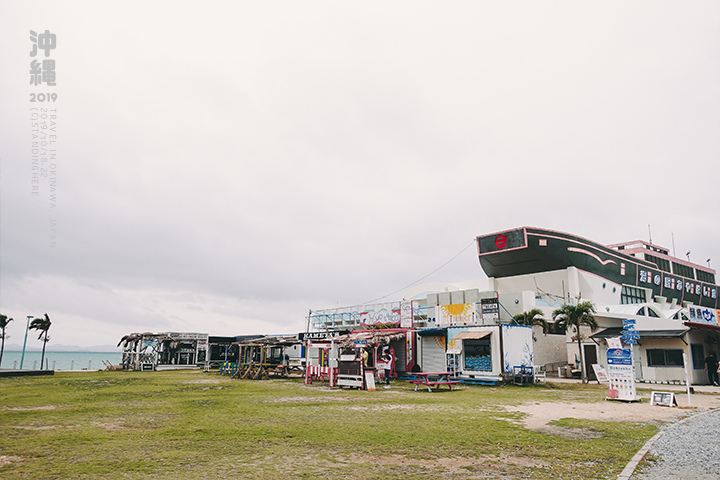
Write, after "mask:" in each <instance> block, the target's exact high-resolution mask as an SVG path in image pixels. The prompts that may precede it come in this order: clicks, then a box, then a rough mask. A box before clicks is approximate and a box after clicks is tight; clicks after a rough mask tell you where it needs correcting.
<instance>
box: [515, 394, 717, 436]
mask: <svg viewBox="0 0 720 480" xmlns="http://www.w3.org/2000/svg"><path fill="white" fill-rule="evenodd" d="M641 397H642V400H643V401H642V402H633V403H628V402H620V401H606V402H603V403H597V402H591V403H584V402H557V403H555V402H534V403H528V404H523V405H516V406H506V407H505V409H506V410H508V411H510V412H521V413H524V414H526V416H525V418H523V419H522V420H521V422H522V424H523V425H524V426H525V428H529V429H531V430H537V431H544V432H547V433H551V432H552V433H553V434H558V435H562V436H567V435H572V432H567V431H568V430H585V429H568V428H560V427H555V426H551V425H548V424H549V423H550V422H552V421H555V420H560V419H561V418H577V419H583V420H599V421H606V422H653V421H655V422H670V421H673V420H676V419H678V418H680V417H685V416H688V415H691V414H693V413H696V412H700V411H704V410H710V409H713V408H718V407H720V397H718V396H716V395H693V396H692V397H691V399H690V401H691V405H692V406H691V407H688V401H687V395H685V394H679V395H678V394H676V395H675V398H676V399H677V402H678V406H677V407H661V406H658V405H650V394H649V393H648V394H646V395H641ZM563 431H564V433H563ZM577 433H578V434H582V433H583V432H577ZM569 438H582V437H573V436H570V437H569Z"/></svg>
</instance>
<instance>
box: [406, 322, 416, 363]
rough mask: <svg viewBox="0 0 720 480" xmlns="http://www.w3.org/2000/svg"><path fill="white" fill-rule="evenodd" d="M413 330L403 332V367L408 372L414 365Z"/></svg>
mask: <svg viewBox="0 0 720 480" xmlns="http://www.w3.org/2000/svg"><path fill="white" fill-rule="evenodd" d="M414 343H415V332H405V362H406V363H405V368H406V369H407V371H408V372H409V371H410V369H411V368H412V367H413V365H415V351H414V348H413V347H414V346H415V345H414Z"/></svg>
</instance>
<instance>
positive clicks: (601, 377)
mask: <svg viewBox="0 0 720 480" xmlns="http://www.w3.org/2000/svg"><path fill="white" fill-rule="evenodd" d="M592 368H593V370H594V371H595V378H597V381H598V383H604V382H609V381H610V380H609V379H608V376H607V372H605V369H604V368H603V366H602V365H598V364H597V363H593V364H592Z"/></svg>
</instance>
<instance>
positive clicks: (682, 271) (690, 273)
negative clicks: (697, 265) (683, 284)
mask: <svg viewBox="0 0 720 480" xmlns="http://www.w3.org/2000/svg"><path fill="white" fill-rule="evenodd" d="M672 268H673V273H674V274H675V275H681V276H683V277H685V278H695V269H694V268H692V267H688V266H687V265H680V264H679V263H677V262H672Z"/></svg>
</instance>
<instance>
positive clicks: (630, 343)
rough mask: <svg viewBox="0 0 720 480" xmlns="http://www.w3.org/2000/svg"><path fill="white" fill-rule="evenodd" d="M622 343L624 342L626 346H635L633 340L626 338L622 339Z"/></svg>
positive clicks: (635, 342) (635, 341)
mask: <svg viewBox="0 0 720 480" xmlns="http://www.w3.org/2000/svg"><path fill="white" fill-rule="evenodd" d="M623 341H624V342H625V343H627V344H628V345H635V344H637V340H635V339H634V338H626V339H624V340H623Z"/></svg>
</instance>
